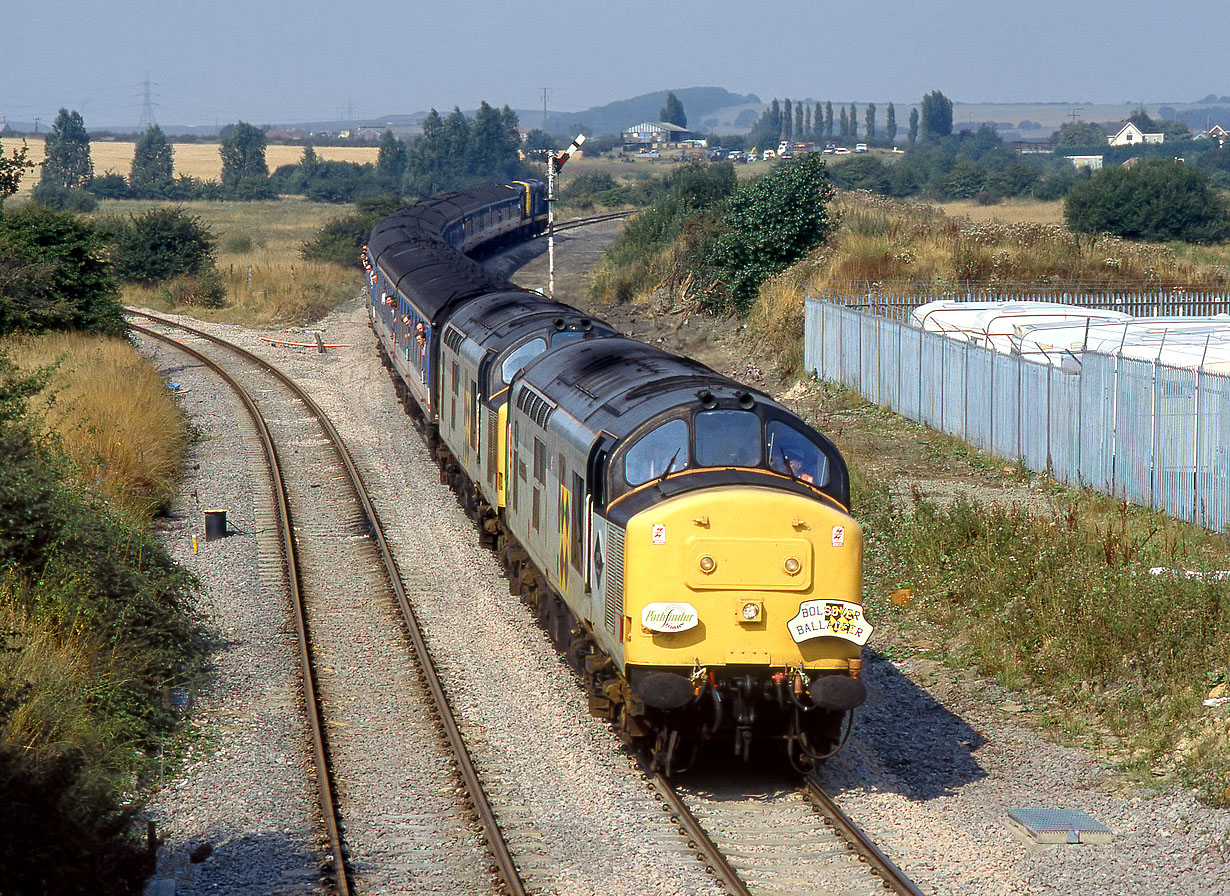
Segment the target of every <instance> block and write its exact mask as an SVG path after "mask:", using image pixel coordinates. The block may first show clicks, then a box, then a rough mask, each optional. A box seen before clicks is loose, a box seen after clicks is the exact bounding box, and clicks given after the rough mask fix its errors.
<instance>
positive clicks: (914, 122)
mask: <svg viewBox="0 0 1230 896" xmlns="http://www.w3.org/2000/svg"><path fill="white" fill-rule="evenodd" d="M909 138H910V146H913V145H914V143H915V142H916V141H917V140H918V110H917V109H915V108H911V109H910V134H909Z"/></svg>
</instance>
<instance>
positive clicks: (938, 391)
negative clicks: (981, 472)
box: [804, 296, 1230, 530]
mask: <svg viewBox="0 0 1230 896" xmlns="http://www.w3.org/2000/svg"><path fill="white" fill-rule="evenodd" d="M916 304H917V303H916ZM1082 360H1083V363H1082V368H1081V371H1080V373H1077V374H1073V373H1066V372H1064V371H1061V370H1059V369H1057V368H1055V367H1051V366H1049V365H1045V364H1038V363H1035V362H1032V361H1027V360H1024V359H1022V358H1020V357H1017V356H1012V355H1003V354H1000V353H998V352H995V351H993V350H991V349H986V348H982V347H981V346H977V345H974V344H972V343H969V342H958V341H956V340H953V339H951V338H949V337H947V336H943V335H941V334H938V333H929V332H924V331H922V330H919V329H916V328H914V327H911V326H908V325H907V324H904V323H901V322H899V321H897V320H892V319H889V318H888V317H884V316H881V315H878V314H870V313H867V312H865V311H860V310H857V309H855V308H852V307H849V305H848V304H834V303H832V302H827V301H822V300H820V299H819V298H817V297H816V296H808V297H807V300H806V303H805V308H804V364H805V365H806V367H807V369H808V370H811V371H814V372H815V373H816V374H817V375H818V376H820V377H822V378H824V379H827V380H833V381H836V382H839V383H841V384H842V385H844V386H846V387H848V388H851V389H854V390H856V391H858V392H860V393H861V394H863V395H864V396H866V397H867V399H868V400H869V401H872V402H875V403H876V404H879V405H882V406H883V407H886V408H889V409H891V410H893V411H896V412H897V413H899V414H901V415H903V416H905V417H908V418H910V419H912V420H916V421H918V422H919V423H924V424H926V425H927V426H930V427H932V428H933V429H937V430H940V431H942V432H946V433H949V434H951V435H954V436H957V437H959V438H962V439H964V440H965V441H967V442H969V443H970V444H972V445H974V446H975V447H976V448H978V449H979V450H981V451H985V452H987V453H990V454H994V455H996V456H999V457H1003V458H1007V459H1010V460H1015V461H1019V462H1021V463H1023V464H1024V465H1025V466H1026V467H1028V468H1029V469H1031V470H1035V471H1037V472H1044V473H1049V474H1050V475H1052V476H1054V477H1055V478H1056V479H1057V480H1059V481H1061V482H1065V483H1068V484H1070V485H1080V486H1089V487H1090V488H1093V489H1095V490H1097V491H1101V492H1103V493H1105V494H1109V495H1116V496H1118V497H1121V498H1124V499H1125V500H1128V501H1131V502H1133V503H1137V504H1142V505H1146V506H1152V507H1158V508H1161V509H1163V510H1165V511H1166V512H1168V513H1170V514H1172V515H1173V516H1175V517H1178V518H1180V519H1186V520H1190V521H1192V522H1195V523H1198V524H1200V525H1203V526H1206V527H1208V528H1211V529H1217V530H1220V529H1224V528H1226V527H1227V526H1228V525H1230V376H1224V375H1219V374H1214V373H1209V372H1203V371H1202V372H1197V371H1193V370H1190V369H1185V368H1173V367H1166V366H1165V365H1162V364H1155V363H1150V362H1147V361H1137V360H1132V359H1125V358H1115V357H1111V356H1108V355H1099V354H1095V353H1090V352H1087V353H1085V354H1084V355H1083V358H1082Z"/></svg>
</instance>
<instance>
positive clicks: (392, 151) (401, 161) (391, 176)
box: [376, 130, 410, 190]
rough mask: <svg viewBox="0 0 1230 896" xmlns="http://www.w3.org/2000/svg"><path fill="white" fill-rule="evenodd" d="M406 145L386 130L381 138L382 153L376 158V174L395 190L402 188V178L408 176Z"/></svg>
mask: <svg viewBox="0 0 1230 896" xmlns="http://www.w3.org/2000/svg"><path fill="white" fill-rule="evenodd" d="M409 158H410V157H409V154H408V153H407V151H406V144H405V143H404V142H402V141H401V140H398V139H397V138H396V137H394V136H393V132H392V131H390V130H386V131H385V132H384V134H383V135H382V136H381V137H380V152H379V154H378V155H377V156H376V174H378V175H379V176H380V178H381V179H382V180H383V181H385V182H386V183H388V184H389V185H390V187H391V189H393V190H397V189H398V188H399V187H400V186H401V181H402V178H403V177H405V176H406V164H407V163H408V162H409Z"/></svg>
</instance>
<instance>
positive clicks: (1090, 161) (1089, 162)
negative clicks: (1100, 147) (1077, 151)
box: [1068, 156, 1102, 171]
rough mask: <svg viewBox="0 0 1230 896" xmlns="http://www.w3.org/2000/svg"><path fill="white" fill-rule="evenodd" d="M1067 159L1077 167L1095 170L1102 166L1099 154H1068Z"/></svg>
mask: <svg viewBox="0 0 1230 896" xmlns="http://www.w3.org/2000/svg"><path fill="white" fill-rule="evenodd" d="M1068 161H1069V162H1071V163H1072V164H1073V165H1075V166H1076V167H1077V168H1088V169H1089V170H1090V171H1097V170H1098V169H1100V168H1101V167H1102V157H1101V156H1068Z"/></svg>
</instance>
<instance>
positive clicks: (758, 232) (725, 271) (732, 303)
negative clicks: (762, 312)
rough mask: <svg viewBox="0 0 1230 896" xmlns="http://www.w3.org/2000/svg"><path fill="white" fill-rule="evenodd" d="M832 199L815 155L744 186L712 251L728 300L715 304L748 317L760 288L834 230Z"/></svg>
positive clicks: (712, 261) (730, 203) (711, 260)
mask: <svg viewBox="0 0 1230 896" xmlns="http://www.w3.org/2000/svg"><path fill="white" fill-rule="evenodd" d="M832 198H833V187H832V186H831V185H830V184H829V182H828V179H827V177H826V172H825V165H824V159H823V158H822V157H821V156H820V155H818V154H817V153H809V154H808V155H805V156H803V157H802V158H798V159H795V160H793V161H791V162H789V163H787V164H785V165H782V166H780V167H778V168H775V169H774V170H773V171H772V172H771V173H770V174H766V175H764V176H762V177H759V178H757V179H755V180H753V181H751V182H750V183H747V184H744V185H742V186H740V188H739V190H738V191H737V192H736V193H735V194H734V195H733V196H731V197H730V199H729V200H727V202H726V208H725V211H724V212H723V214H722V224H723V228H724V229H723V232H722V233H720V234H719V235H718V236H717V239H716V240H715V241H714V242H713V244H712V245H711V246H710V247H709V249H708V261H709V263H710V264H711V265H712V266H713V267H714V268H715V269H716V270H717V271H718V272H719V273H720V275H721V277H722V281H723V284H724V286H725V294H726V295H725V298H724V300H723V299H722V298H721V297H715V299H714V300H713V302H712V303H713V304H717V303H719V302H720V303H721V304H724V305H727V306H729V307H731V308H733V309H734V310H736V311H738V312H740V313H746V312H747V311H748V309H749V308H751V305H752V302H753V300H755V298H756V295H757V293H758V291H759V289H760V284H761V283H763V282H764V281H765V280H766V279H768V278H769V277H771V276H773V275H774V274H777V273H780V272H781V271H784V270H785V269H786V268H787V267H789V266H790V265H791V264H793V263H794V262H795V261H797V260H798V259H799V258H802V257H803V255H805V254H806V253H807V252H808V251H810V250H811V249H813V248H815V247H816V246H818V245H819V244H820V243H821V242H823V241H824V239H825V238H826V237H827V236H828V235H829V233H830V232H831V231H832V230H833V228H834V227H835V226H836V225H835V223H834V221H833V219H832V218H831V217H830V216H829V212H828V204H829V202H830V200H831V199H832Z"/></svg>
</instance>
